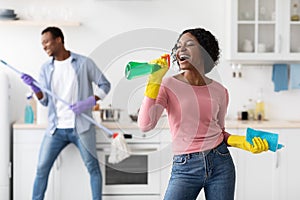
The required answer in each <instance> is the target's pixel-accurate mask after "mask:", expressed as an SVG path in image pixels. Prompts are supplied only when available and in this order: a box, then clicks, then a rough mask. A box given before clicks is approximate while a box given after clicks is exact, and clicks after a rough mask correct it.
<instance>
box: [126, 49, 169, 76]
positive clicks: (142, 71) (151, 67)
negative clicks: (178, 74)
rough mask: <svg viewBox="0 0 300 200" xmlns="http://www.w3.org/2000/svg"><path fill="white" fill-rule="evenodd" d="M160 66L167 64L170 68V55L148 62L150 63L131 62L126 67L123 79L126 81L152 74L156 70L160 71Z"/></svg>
mask: <svg viewBox="0 0 300 200" xmlns="http://www.w3.org/2000/svg"><path fill="white" fill-rule="evenodd" d="M161 64H167V65H168V66H170V55H169V54H165V55H163V56H161V57H160V58H158V59H156V60H153V61H150V62H134V61H131V62H129V63H128V64H127V65H126V68H125V77H126V78H127V79H128V80H131V79H133V78H137V77H140V76H144V75H148V74H152V73H153V72H156V71H157V70H160V69H161Z"/></svg>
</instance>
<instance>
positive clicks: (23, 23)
mask: <svg viewBox="0 0 300 200" xmlns="http://www.w3.org/2000/svg"><path fill="white" fill-rule="evenodd" d="M0 25H16V26H45V25H47V26H49V25H53V26H80V25H81V23H80V22H78V21H45V20H2V21H1V20H0Z"/></svg>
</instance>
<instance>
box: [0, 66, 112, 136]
mask: <svg viewBox="0 0 300 200" xmlns="http://www.w3.org/2000/svg"><path fill="white" fill-rule="evenodd" d="M0 62H2V63H3V64H4V65H5V66H7V67H9V68H10V69H12V70H13V71H15V72H16V73H17V74H19V75H22V74H23V73H22V72H20V71H19V70H17V69H16V68H14V67H13V66H11V65H9V64H8V63H6V62H4V61H3V60H0ZM33 84H34V85H35V86H37V87H39V88H40V89H42V90H43V91H45V92H46V93H47V94H49V95H50V96H52V97H54V98H55V99H57V100H59V101H61V102H62V103H64V104H65V105H67V106H69V107H70V105H69V103H68V102H66V101H65V100H64V99H62V98H60V97H59V96H57V95H56V94H54V93H53V92H51V91H50V90H48V89H46V88H44V87H42V86H41V85H40V84H39V83H38V82H37V81H33ZM81 116H82V117H84V118H85V119H86V120H87V121H89V122H91V123H92V124H94V125H96V126H98V127H99V128H101V129H102V130H103V131H105V132H106V133H107V134H109V135H111V136H112V135H113V134H114V133H113V132H112V131H111V130H109V129H108V128H106V127H105V126H103V125H102V124H100V123H98V122H96V121H95V120H94V119H93V118H91V117H90V116H88V115H86V114H85V113H81Z"/></svg>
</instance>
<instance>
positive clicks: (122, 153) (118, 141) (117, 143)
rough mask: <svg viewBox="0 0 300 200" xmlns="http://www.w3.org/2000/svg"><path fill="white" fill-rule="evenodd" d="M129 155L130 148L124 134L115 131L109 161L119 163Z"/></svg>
mask: <svg viewBox="0 0 300 200" xmlns="http://www.w3.org/2000/svg"><path fill="white" fill-rule="evenodd" d="M129 156H130V153H129V148H128V146H127V143H126V141H125V138H124V136H123V134H120V133H114V134H113V139H112V143H111V151H110V155H109V157H108V162H109V163H111V164H117V163H119V162H121V161H122V160H124V159H126V158H128V157H129Z"/></svg>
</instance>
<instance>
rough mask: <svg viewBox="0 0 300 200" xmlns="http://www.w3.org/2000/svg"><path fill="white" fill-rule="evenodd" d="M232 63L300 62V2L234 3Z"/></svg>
mask: <svg viewBox="0 0 300 200" xmlns="http://www.w3.org/2000/svg"><path fill="white" fill-rule="evenodd" d="M228 3H229V4H230V6H229V8H228V9H227V10H228V11H229V13H228V20H229V22H230V26H229V27H230V28H229V30H227V33H228V39H227V41H228V44H227V46H228V48H229V49H228V55H227V58H228V60H230V61H232V62H246V63H247V62H248V63H253V62H269V63H273V62H276V61H300V37H299V35H300V21H299V20H300V18H299V15H300V0H232V1H229V2H228Z"/></svg>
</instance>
